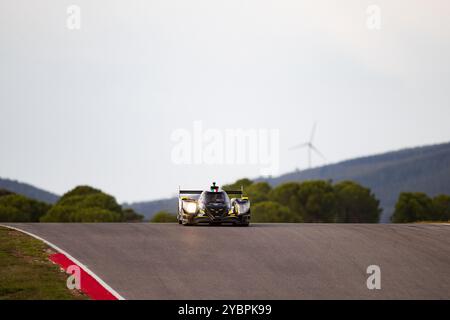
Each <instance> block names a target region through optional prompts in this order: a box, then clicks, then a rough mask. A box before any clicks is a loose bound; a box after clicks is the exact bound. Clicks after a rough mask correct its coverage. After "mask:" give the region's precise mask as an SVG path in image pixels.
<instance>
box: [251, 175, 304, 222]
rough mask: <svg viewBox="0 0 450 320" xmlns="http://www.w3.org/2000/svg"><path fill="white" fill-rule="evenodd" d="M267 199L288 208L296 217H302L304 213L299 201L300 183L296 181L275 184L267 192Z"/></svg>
mask: <svg viewBox="0 0 450 320" xmlns="http://www.w3.org/2000/svg"><path fill="white" fill-rule="evenodd" d="M269 199H270V200H271V201H273V202H276V203H279V204H280V205H282V206H285V207H287V208H289V210H290V211H291V212H292V213H293V214H295V215H297V216H298V217H302V216H303V214H304V212H303V206H302V203H301V202H300V183H298V182H287V183H283V184H281V185H279V186H277V187H276V188H274V189H272V191H271V192H270V193H269ZM250 200H251V199H250Z"/></svg>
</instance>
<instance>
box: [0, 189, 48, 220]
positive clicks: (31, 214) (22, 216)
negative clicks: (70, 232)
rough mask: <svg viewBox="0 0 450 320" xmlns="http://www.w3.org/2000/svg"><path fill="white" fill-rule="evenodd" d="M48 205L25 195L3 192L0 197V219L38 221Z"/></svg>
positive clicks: (46, 210)
mask: <svg viewBox="0 0 450 320" xmlns="http://www.w3.org/2000/svg"><path fill="white" fill-rule="evenodd" d="M49 209H50V205H49V204H46V203H43V202H40V201H37V200H34V199H29V198H27V197H25V196H22V195H19V194H15V193H12V192H10V193H6V192H3V196H1V197H0V221H3V222H6V221H7V222H38V221H39V219H40V217H42V216H43V215H45V214H46V213H47V212H48V210H49Z"/></svg>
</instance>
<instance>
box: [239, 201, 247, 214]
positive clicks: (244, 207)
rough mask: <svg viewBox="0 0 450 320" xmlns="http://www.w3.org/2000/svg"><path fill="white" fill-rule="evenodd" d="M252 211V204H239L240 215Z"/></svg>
mask: <svg viewBox="0 0 450 320" xmlns="http://www.w3.org/2000/svg"><path fill="white" fill-rule="evenodd" d="M248 210H250V202H244V203H239V204H238V213H246V212H248Z"/></svg>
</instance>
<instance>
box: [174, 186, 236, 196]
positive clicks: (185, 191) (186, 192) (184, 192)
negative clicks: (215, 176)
mask: <svg viewBox="0 0 450 320" xmlns="http://www.w3.org/2000/svg"><path fill="white" fill-rule="evenodd" d="M224 191H225V192H226V193H227V194H228V195H233V196H239V197H242V194H243V193H244V188H243V187H241V190H224ZM202 192H203V190H181V189H179V190H178V197H180V196H181V195H183V194H187V195H189V194H201V193H202Z"/></svg>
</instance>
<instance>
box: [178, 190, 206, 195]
mask: <svg viewBox="0 0 450 320" xmlns="http://www.w3.org/2000/svg"><path fill="white" fill-rule="evenodd" d="M202 192H203V190H178V194H202Z"/></svg>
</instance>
